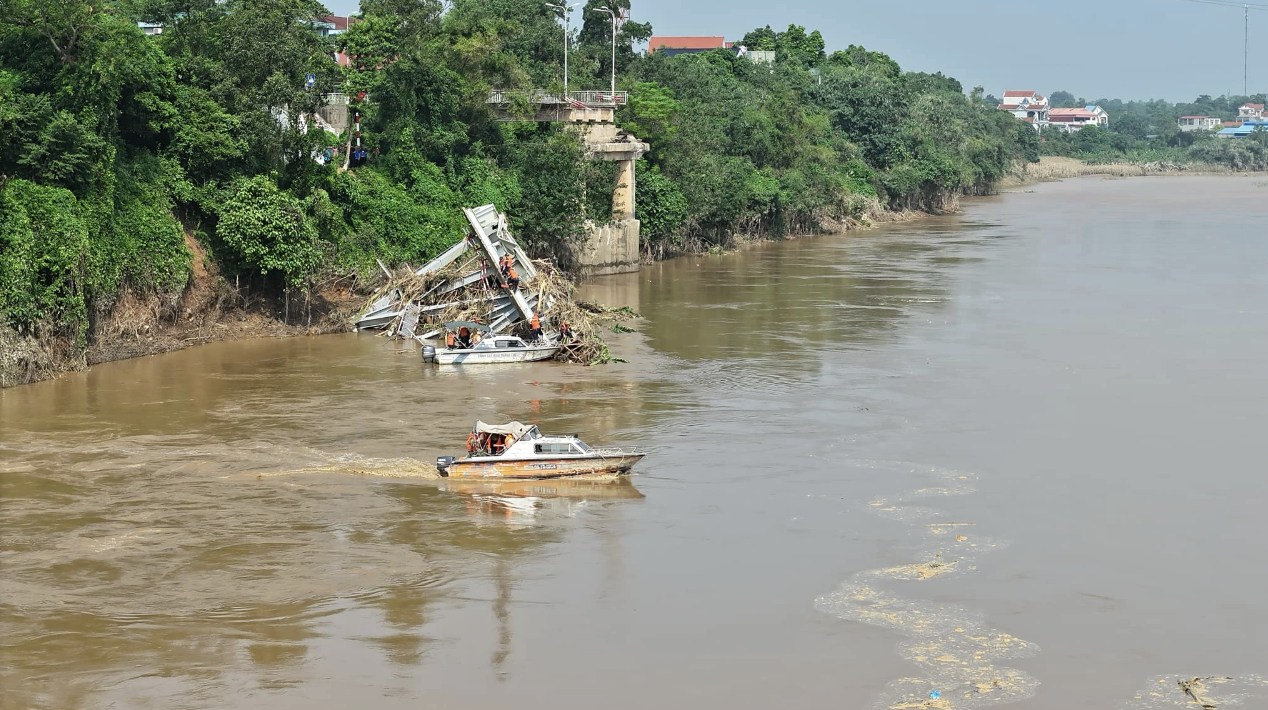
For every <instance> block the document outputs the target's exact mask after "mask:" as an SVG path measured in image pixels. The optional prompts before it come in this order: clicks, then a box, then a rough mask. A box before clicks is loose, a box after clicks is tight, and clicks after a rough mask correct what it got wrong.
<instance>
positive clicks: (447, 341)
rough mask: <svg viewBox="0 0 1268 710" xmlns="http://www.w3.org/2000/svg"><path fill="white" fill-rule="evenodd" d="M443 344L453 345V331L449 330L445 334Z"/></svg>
mask: <svg viewBox="0 0 1268 710" xmlns="http://www.w3.org/2000/svg"><path fill="white" fill-rule="evenodd" d="M445 345H448V346H449V347H451V348H452V347H453V331H450V332H449V334H448V335H446V336H445Z"/></svg>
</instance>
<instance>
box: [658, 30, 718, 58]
mask: <svg viewBox="0 0 1268 710" xmlns="http://www.w3.org/2000/svg"><path fill="white" fill-rule="evenodd" d="M730 46H731V43H730V42H728V41H726V38H725V37H658V36H656V35H653V36H652V38H651V39H650V40H648V42H647V52H648V53H649V54H650V53H652V52H664V53H665V54H667V55H669V56H671V57H676V56H678V55H679V54H696V53H698V52H708V51H710V50H713V49H729V48H730Z"/></svg>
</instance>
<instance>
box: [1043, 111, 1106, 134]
mask: <svg viewBox="0 0 1268 710" xmlns="http://www.w3.org/2000/svg"><path fill="white" fill-rule="evenodd" d="M1048 125H1050V126H1052V127H1053V128H1059V129H1061V130H1063V131H1065V132H1067V133H1069V132H1070V131H1077V130H1080V129H1082V128H1083V127H1084V126H1100V127H1102V128H1104V127H1106V126H1108V125H1109V114H1108V113H1105V109H1103V108H1101V107H1100V106H1084V107H1083V108H1054V109H1049V110H1048Z"/></svg>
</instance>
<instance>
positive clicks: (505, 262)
mask: <svg viewBox="0 0 1268 710" xmlns="http://www.w3.org/2000/svg"><path fill="white" fill-rule="evenodd" d="M498 261H499V262H500V263H499V264H498V266H499V270H500V271H501V272H502V275H503V276H506V272H507V271H509V270H510V268H511V255H510V254H503V255H502V258H500V259H498Z"/></svg>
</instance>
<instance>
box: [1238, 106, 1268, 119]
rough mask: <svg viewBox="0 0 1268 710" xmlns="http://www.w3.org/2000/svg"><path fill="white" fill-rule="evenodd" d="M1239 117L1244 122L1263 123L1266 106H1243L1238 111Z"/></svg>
mask: <svg viewBox="0 0 1268 710" xmlns="http://www.w3.org/2000/svg"><path fill="white" fill-rule="evenodd" d="M1237 117H1238V118H1240V119H1241V120H1242V121H1262V120H1264V105H1263V104H1250V103H1247V104H1242V107H1241V108H1239V109H1237Z"/></svg>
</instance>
